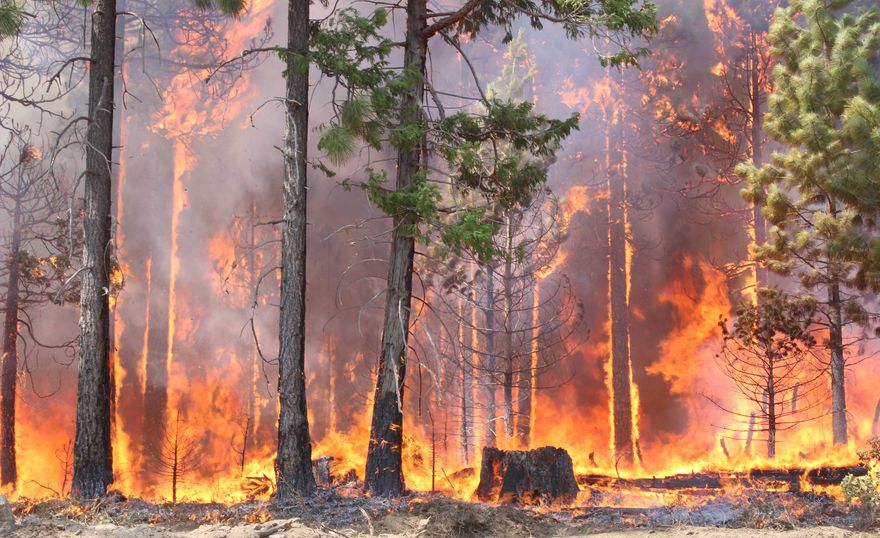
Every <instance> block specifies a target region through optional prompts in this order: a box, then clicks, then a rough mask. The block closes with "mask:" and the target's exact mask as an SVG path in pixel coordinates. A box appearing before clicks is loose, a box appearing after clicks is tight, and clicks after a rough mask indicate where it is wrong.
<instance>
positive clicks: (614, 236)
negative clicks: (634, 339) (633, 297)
mask: <svg viewBox="0 0 880 538" xmlns="http://www.w3.org/2000/svg"><path fill="white" fill-rule="evenodd" d="M617 124H618V125H617V127H618V129H619V128H621V127H622V118H617ZM618 129H615V134H616V133H617V132H618ZM619 143H622V138H620V137H616V140H613V145H611V147H609V148H608V150H609V151H614V152H615V153H614V156H613V157H612V158H611V161H610V164H609V170H608V192H609V193H610V196H609V198H608V242H609V258H608V261H609V268H608V278H609V283H608V287H609V295H610V297H609V300H610V304H611V390H612V392H613V396H612V398H613V399H612V416H613V419H614V459H615V461H618V462H620V463H622V464H624V465H631V464H632V463H633V462H634V460H635V454H634V453H633V446H634V437H633V427H632V426H633V424H632V419H633V409H632V393H631V392H630V391H631V387H630V381H631V378H632V372H631V364H630V356H629V298H628V297H627V293H628V286H629V284H628V281H627V279H628V278H629V275H628V274H627V269H628V267H627V259H626V242H627V229H626V228H627V223H626V183H625V182H626V176H625V169H624V166H625V163H624V162H623V156H622V155H620V154H619V153H618V152H619V151H620V150H618V149H612V148H615V147H616V145H617V144H619Z"/></svg>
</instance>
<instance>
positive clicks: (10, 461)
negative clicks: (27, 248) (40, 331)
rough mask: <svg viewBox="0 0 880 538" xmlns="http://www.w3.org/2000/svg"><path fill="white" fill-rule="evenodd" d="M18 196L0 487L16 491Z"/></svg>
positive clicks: (1, 389)
mask: <svg viewBox="0 0 880 538" xmlns="http://www.w3.org/2000/svg"><path fill="white" fill-rule="evenodd" d="M20 191H21V189H19V192H17V193H16V198H15V210H14V214H13V217H12V241H11V243H10V245H9V262H8V263H7V270H8V271H9V277H8V281H7V284H6V318H5V320H4V323H3V372H2V381H0V486H11V487H12V488H14V487H15V483H16V481H17V480H18V470H17V468H16V463H15V389H16V384H17V374H18V305H19V301H18V293H19V289H18V279H19V265H18V251H19V250H21V196H22V193H21V192H20Z"/></svg>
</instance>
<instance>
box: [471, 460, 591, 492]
mask: <svg viewBox="0 0 880 538" xmlns="http://www.w3.org/2000/svg"><path fill="white" fill-rule="evenodd" d="M578 492H579V488H578V484H577V480H575V476H574V469H573V467H572V462H571V457H570V456H569V455H568V452H566V451H565V450H564V449H562V448H556V447H552V446H545V447H543V448H537V449H535V450H529V451H522V450H512V451H505V450H498V449H497V448H492V447H486V448H484V449H483V460H482V463H481V465H480V483H479V485H478V486H477V491H476V494H477V498H478V499H480V500H481V501H484V502H496V501H500V502H504V503H512V504H519V503H548V504H552V503H556V502H563V503H569V502H572V501H574V500H575V499H576V498H577V494H578Z"/></svg>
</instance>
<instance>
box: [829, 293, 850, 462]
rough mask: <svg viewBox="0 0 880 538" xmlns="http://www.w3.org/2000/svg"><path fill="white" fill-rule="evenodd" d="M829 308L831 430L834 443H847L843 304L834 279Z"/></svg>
mask: <svg viewBox="0 0 880 538" xmlns="http://www.w3.org/2000/svg"><path fill="white" fill-rule="evenodd" d="M828 304H829V306H830V308H831V313H830V314H831V315H830V317H829V319H830V328H829V329H830V330H829V338H828V347H829V348H830V350H831V431H832V436H833V438H834V444H835V445H845V444H846V443H847V432H846V385H845V375H846V374H845V370H846V363H845V361H844V360H843V313H842V309H843V304H842V300H841V298H840V284H839V283H838V282H837V281H836V280H835V281H834V282H832V283H831V285H830V286H829V289H828Z"/></svg>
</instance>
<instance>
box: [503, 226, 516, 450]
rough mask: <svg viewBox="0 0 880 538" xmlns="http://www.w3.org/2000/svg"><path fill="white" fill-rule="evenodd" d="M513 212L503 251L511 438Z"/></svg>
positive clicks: (509, 429)
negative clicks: (505, 254)
mask: <svg viewBox="0 0 880 538" xmlns="http://www.w3.org/2000/svg"><path fill="white" fill-rule="evenodd" d="M514 219H515V216H514V212H513V211H512V210H511V211H508V212H507V237H506V238H505V240H506V244H505V252H507V254H508V256H509V257H508V258H506V259H505V260H504V290H503V292H504V382H503V384H502V385H503V392H504V432H505V434H506V435H507V438H508V439H512V438H513V432H514V430H513V367H514V361H515V360H516V350H515V349H514V348H513V328H514V327H513V326H514V319H513V317H514V314H513V278H514V277H513V260H512V257H513V256H514V255H515V253H514V252H513V235H514V226H515V225H514Z"/></svg>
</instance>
